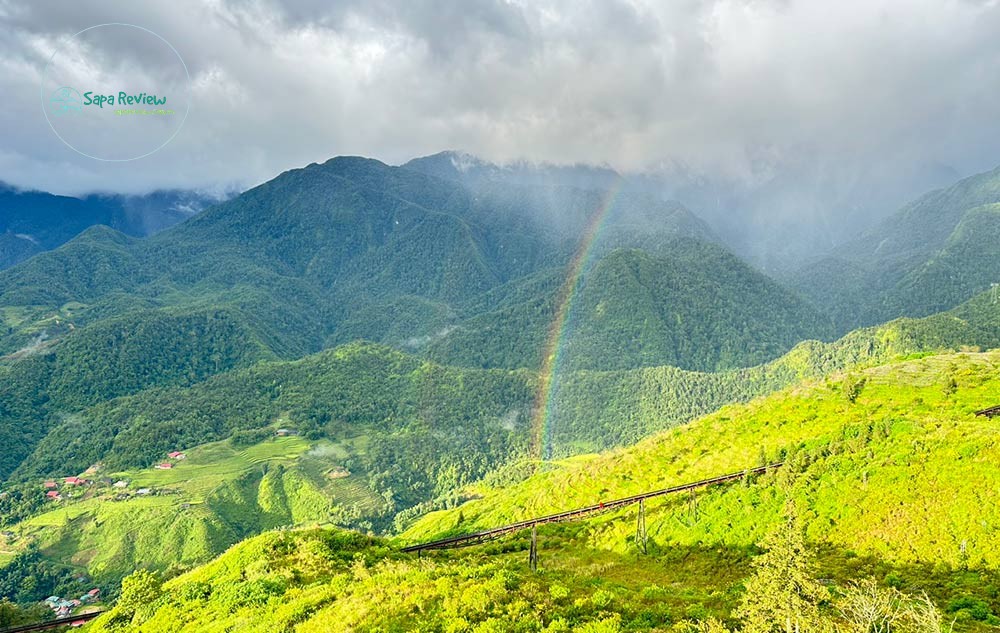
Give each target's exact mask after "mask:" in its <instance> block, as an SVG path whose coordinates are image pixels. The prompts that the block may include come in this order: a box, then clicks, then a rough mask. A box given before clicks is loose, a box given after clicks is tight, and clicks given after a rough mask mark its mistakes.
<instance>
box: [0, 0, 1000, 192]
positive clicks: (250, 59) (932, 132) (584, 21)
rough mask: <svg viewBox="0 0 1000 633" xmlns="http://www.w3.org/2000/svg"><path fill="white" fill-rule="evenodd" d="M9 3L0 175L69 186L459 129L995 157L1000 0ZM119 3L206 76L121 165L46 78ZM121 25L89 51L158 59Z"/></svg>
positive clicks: (661, 157)
mask: <svg viewBox="0 0 1000 633" xmlns="http://www.w3.org/2000/svg"><path fill="white" fill-rule="evenodd" d="M0 22H2V24H0V89H2V91H3V93H2V94H3V105H2V107H0V129H2V130H3V134H2V138H0V180H3V181H7V182H9V183H12V184H14V185H17V186H22V187H34V188H40V189H43V190H49V191H56V192H64V193H72V192H82V191H90V190H114V191H131V192H139V191H145V190H149V189H151V188H164V187H212V186H217V185H220V184H224V185H231V184H239V185H252V184H256V183H259V182H261V181H263V180H266V179H269V178H271V177H273V176H274V175H276V174H277V173H279V172H281V171H283V170H286V169H289V168H292V167H297V166H302V165H305V164H308V163H310V162H314V161H322V160H325V159H327V158H329V157H331V156H335V155H340V154H361V155H365V156H372V157H376V158H379V159H381V160H384V161H386V162H390V163H399V162H402V161H405V160H406V159H408V158H411V157H414V156H418V155H424V154H429V153H434V152H437V151H439V150H442V149H450V148H455V149H462V150H466V151H469V152H472V153H475V154H477V155H480V156H483V157H486V158H488V159H492V160H497V161H503V160H510V159H516V158H526V159H530V160H538V161H552V162H558V163H567V162H568V163H573V162H588V163H598V164H607V165H610V166H612V167H615V168H617V169H620V170H646V169H654V170H655V169H673V170H676V169H678V167H679V166H680V167H683V168H684V169H685V170H689V171H693V172H694V173H707V174H712V175H713V176H715V177H718V176H719V175H720V174H721V175H724V176H725V177H727V178H732V179H736V180H742V181H745V182H754V181H759V180H766V179H768V178H770V177H772V176H773V175H774V174H775V173H776V172H780V171H782V170H787V169H788V168H789V166H790V165H794V164H796V163H797V162H799V161H809V162H812V163H815V164H817V165H825V166H830V165H835V166H846V167H845V169H848V171H850V172H851V173H856V172H862V173H868V172H870V171H871V170H881V171H882V172H885V173H886V174H888V175H889V176H890V177H892V176H893V175H894V174H896V173H897V172H898V173H906V174H912V173H924V171H925V170H928V169H930V170H934V169H939V168H940V169H943V170H952V171H954V173H957V174H962V175H965V174H969V173H973V172H975V171H981V170H985V169H989V168H992V167H994V166H996V165H997V164H1000V126H998V125H997V116H998V112H1000V108H998V96H1000V83H998V81H1000V7H998V5H997V3H996V2H980V1H973V0H962V1H949V0H898V1H895V2H885V1H882V0H837V1H832V0H823V1H822V2H821V1H818V0H817V1H812V2H801V1H796V0H775V1H770V0H753V1H751V0H722V1H717V2H694V1H688V0H659V1H651V2H643V1H641V0H634V1H617V0H603V1H598V2H586V1H585V0H566V1H565V2H561V1H552V0H541V1H539V2H505V1H501V0H457V1H454V2H448V1H443V2H437V1H422V0H399V1H398V2H397V1H393V0H356V1H355V0H350V1H345V2H338V1H336V0H332V1H331V0H306V1H301V2H293V1H292V0H285V1H279V0H269V1H268V0H262V1H258V2H227V1H225V0H213V1H206V2H185V1H183V0H171V1H170V2H124V1H118V2H96V1H85V0H84V1H74V2H63V1H56V0H30V1H28V0H17V1H14V0H0ZM107 22H124V23H129V24H134V25H137V26H142V27H145V28H148V29H151V30H153V31H155V32H156V33H157V34H159V35H160V36H162V37H163V38H164V39H166V40H167V41H169V42H170V43H171V44H172V45H173V46H174V47H175V48H176V50H177V51H178V52H179V53H180V55H181V56H182V57H183V59H184V61H185V63H186V65H187V67H188V70H189V73H190V77H191V84H190V85H189V86H188V88H189V90H190V96H191V111H190V116H189V117H188V119H187V121H186V123H185V125H184V126H183V128H182V129H181V130H180V132H179V133H178V134H177V136H176V137H175V138H174V139H173V141H172V142H170V143H169V144H168V145H167V146H166V147H164V148H163V149H162V150H160V151H159V152H157V153H155V154H153V155H151V156H149V157H146V158H143V159H140V160H137V161H132V162H127V163H106V162H99V161H95V160H92V159H89V158H86V157H83V156H80V155H78V154H76V153H74V152H73V151H72V150H70V149H69V148H67V147H66V146H65V145H63V144H62V142H61V141H60V140H59V139H58V138H56V137H55V135H54V134H53V133H52V131H51V130H50V129H49V126H48V124H47V123H46V120H45V117H44V116H43V114H42V110H41V106H40V100H39V94H40V91H39V87H40V84H41V81H42V73H43V69H44V67H45V65H46V62H47V61H48V59H49V57H50V56H51V55H52V54H53V52H54V51H56V50H57V49H58V48H59V47H60V42H65V40H66V38H67V37H68V36H70V35H72V34H74V33H76V32H78V31H80V30H82V29H85V28H87V27H90V26H93V25H96V24H102V23H107ZM106 44H107V47H108V50H107V51H105V53H106V54H105V55H96V56H95V57H94V59H96V60H98V61H96V62H94V63H95V64H100V63H107V64H113V63H114V62H113V61H111V60H113V59H116V58H117V59H118V60H119V61H120V60H121V58H122V56H123V55H124V56H128V55H130V54H134V55H135V58H136V59H138V60H139V61H140V62H141V61H143V59H142V56H143V55H144V52H143V49H142V48H141V47H136V50H135V51H134V52H132V53H130V52H129V51H128V50H125V51H123V50H121V49H122V48H123V46H122V45H120V44H116V43H114V42H106ZM94 45H95V46H100V45H101V43H100V42H97V43H94ZM96 70H97V71H101V70H102V69H100V68H98V69H96ZM104 70H106V71H107V73H108V74H113V72H114V70H113V69H104ZM119 136H120V135H119ZM107 143H108V144H109V147H111V146H113V145H114V144H115V143H122V144H127V143H128V139H123V138H116V137H115V134H114V133H109V135H108V139H107Z"/></svg>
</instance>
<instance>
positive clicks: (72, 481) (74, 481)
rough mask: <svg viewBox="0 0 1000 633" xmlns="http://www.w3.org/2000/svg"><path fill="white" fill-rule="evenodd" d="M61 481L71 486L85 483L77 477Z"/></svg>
mask: <svg viewBox="0 0 1000 633" xmlns="http://www.w3.org/2000/svg"><path fill="white" fill-rule="evenodd" d="M63 481H65V482H66V483H68V484H69V485H71V486H80V485H82V484H85V483H87V482H86V481H85V480H83V479H80V478H79V477H64V478H63Z"/></svg>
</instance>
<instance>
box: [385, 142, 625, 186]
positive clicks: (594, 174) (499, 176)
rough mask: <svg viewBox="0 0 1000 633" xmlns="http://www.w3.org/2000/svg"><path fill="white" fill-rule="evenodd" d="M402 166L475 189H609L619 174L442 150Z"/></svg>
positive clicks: (608, 170) (608, 169)
mask: <svg viewBox="0 0 1000 633" xmlns="http://www.w3.org/2000/svg"><path fill="white" fill-rule="evenodd" d="M403 167H405V168H407V169H412V170H414V171H419V172H422V173H425V174H429V175H431V176H436V177H438V178H443V179H446V180H454V181H457V182H461V183H462V184H464V185H467V186H471V187H472V188H475V189H478V188H481V187H483V186H484V185H489V184H491V183H492V184H503V185H520V186H523V185H537V186H550V187H551V186H562V187H571V188H577V189H609V188H611V187H613V186H615V185H616V184H617V183H618V182H620V181H621V178H622V177H621V175H620V174H618V173H617V172H615V171H614V170H613V169H610V168H608V167H595V166H593V165H552V164H547V163H531V162H526V161H518V162H513V163H509V164H506V165H497V164H495V163H491V162H489V161H486V160H483V159H481V158H479V157H477V156H473V155H472V154H468V153H465V152H457V151H444V152H438V153H437V154H432V155H430V156H421V157H420V158H414V159H413V160H410V161H408V162H406V163H405V164H404V165H403Z"/></svg>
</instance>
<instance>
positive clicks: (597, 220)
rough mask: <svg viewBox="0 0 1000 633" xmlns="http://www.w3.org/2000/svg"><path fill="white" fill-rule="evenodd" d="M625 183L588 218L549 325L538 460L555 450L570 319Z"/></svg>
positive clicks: (535, 419) (535, 443)
mask: <svg viewBox="0 0 1000 633" xmlns="http://www.w3.org/2000/svg"><path fill="white" fill-rule="evenodd" d="M622 183H623V179H621V178H619V179H618V181H616V182H615V183H614V185H612V186H611V187H609V188H608V189H607V190H606V191H605V192H604V195H603V197H602V199H601V202H600V204H599V205H598V207H597V209H595V210H594V212H593V213H592V214H591V215H590V217H589V218H588V219H587V226H586V228H585V229H584V232H583V237H582V238H581V240H580V244H579V245H578V246H577V248H576V252H575V253H574V254H573V259H572V260H570V262H569V266H568V270H567V273H566V279H565V280H564V281H563V284H562V286H560V288H559V293H558V295H557V296H556V305H557V308H556V314H555V317H554V318H553V319H552V323H550V324H549V329H548V336H547V337H546V339H545V347H544V348H543V351H542V367H541V370H540V372H539V383H538V390H537V392H536V393H535V402H534V408H533V409H532V416H531V455H532V456H533V457H535V458H536V459H547V458H548V456H549V454H550V453H551V450H552V446H551V442H552V418H553V408H554V398H553V397H552V396H553V394H554V392H555V387H556V377H557V375H558V373H559V365H560V361H561V360H562V352H563V342H564V340H565V334H566V324H567V320H568V318H569V314H570V309H571V308H572V307H573V299H574V298H575V297H576V292H577V290H579V287H580V277H581V276H582V274H583V271H584V270H586V268H587V263H588V262H589V261H590V255H591V251H592V250H593V248H594V244H596V243H597V241H598V238H599V237H600V236H601V230H602V229H603V228H604V223H605V220H607V218H608V215H609V212H610V211H611V209H612V208H613V207H614V203H615V198H617V196H618V194H619V193H620V191H621V187H622Z"/></svg>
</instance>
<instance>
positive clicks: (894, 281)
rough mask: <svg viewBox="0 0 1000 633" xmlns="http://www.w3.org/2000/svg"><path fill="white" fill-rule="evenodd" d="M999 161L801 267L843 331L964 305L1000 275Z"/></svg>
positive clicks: (799, 282) (811, 291)
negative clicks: (985, 170)
mask: <svg viewBox="0 0 1000 633" xmlns="http://www.w3.org/2000/svg"><path fill="white" fill-rule="evenodd" d="M998 204H1000V168H997V169H995V170H993V171H991V172H987V173H983V174H979V175H976V176H972V177H970V178H966V179H964V180H961V181H959V182H958V183H956V184H954V185H952V186H951V187H948V188H945V189H941V190H938V191H934V192H931V193H928V194H927V195H925V196H923V197H921V198H919V199H917V200H915V201H914V202H912V203H910V204H909V205H907V206H905V207H903V208H902V209H901V210H900V211H898V212H897V213H896V214H894V215H893V216H891V217H889V218H888V219H887V220H885V221H884V222H882V223H880V224H879V225H878V226H876V227H875V228H873V229H871V230H869V231H867V232H866V233H865V234H864V235H862V236H861V237H859V238H858V239H857V240H855V241H853V242H850V243H848V244H845V245H843V246H841V247H840V248H837V249H835V250H834V252H833V253H832V254H831V255H829V256H828V257H826V258H824V259H821V260H819V261H818V262H816V263H814V264H812V265H810V266H808V267H807V268H805V269H804V270H802V271H800V272H799V273H798V274H797V276H796V277H795V278H794V280H793V285H794V286H795V287H796V288H798V289H799V290H800V291H801V292H802V293H803V294H804V295H806V296H808V297H810V298H812V299H813V300H814V301H815V302H816V304H817V305H819V306H821V307H822V308H823V309H824V310H825V311H826V312H827V313H828V314H829V315H830V316H831V318H833V319H834V321H835V323H836V325H837V327H838V328H839V329H840V330H841V331H846V330H848V329H851V328H854V327H858V326H859V325H869V324H872V323H877V322H880V321H885V320H886V319H891V318H895V317H897V316H923V315H926V314H931V313H934V312H938V311H941V310H946V309H948V308H950V307H952V306H954V305H957V304H958V303H960V302H961V301H963V300H964V299H965V298H967V297H969V296H971V295H972V294H974V293H976V292H981V291H982V290H984V289H987V288H989V287H990V285H991V284H992V283H997V282H1000V206H998Z"/></svg>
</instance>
